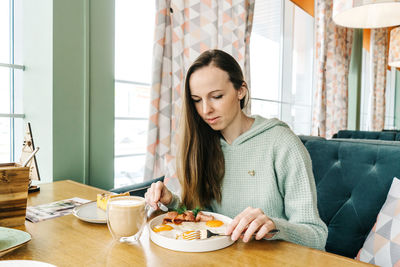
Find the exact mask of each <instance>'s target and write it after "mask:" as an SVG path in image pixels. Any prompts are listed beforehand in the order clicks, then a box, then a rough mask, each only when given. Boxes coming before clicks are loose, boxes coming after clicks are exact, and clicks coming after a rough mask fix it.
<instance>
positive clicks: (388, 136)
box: [334, 130, 396, 141]
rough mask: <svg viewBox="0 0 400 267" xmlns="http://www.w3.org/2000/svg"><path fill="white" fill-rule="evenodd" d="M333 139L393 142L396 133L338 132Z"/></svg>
mask: <svg viewBox="0 0 400 267" xmlns="http://www.w3.org/2000/svg"><path fill="white" fill-rule="evenodd" d="M334 136H335V138H353V139H377V140H392V141H393V140H395V138H396V132H388V131H385V132H372V131H353V130H340V131H338V133H337V134H336V135H334Z"/></svg>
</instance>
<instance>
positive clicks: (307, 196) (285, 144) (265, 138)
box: [171, 116, 328, 250]
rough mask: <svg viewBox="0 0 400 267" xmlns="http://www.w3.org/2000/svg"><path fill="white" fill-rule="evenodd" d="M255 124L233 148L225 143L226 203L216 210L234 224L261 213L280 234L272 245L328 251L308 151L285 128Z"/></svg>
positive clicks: (215, 206)
mask: <svg viewBox="0 0 400 267" xmlns="http://www.w3.org/2000/svg"><path fill="white" fill-rule="evenodd" d="M254 118H255V121H254V123H253V125H252V126H251V128H250V129H249V130H248V131H247V132H245V133H243V134H242V135H240V136H239V137H237V138H236V139H235V140H234V141H233V142H232V144H228V143H227V142H226V141H225V140H224V139H223V138H221V146H222V151H223V153H224V158H225V176H224V179H223V182H222V201H221V203H217V202H216V201H215V200H214V201H212V203H211V207H212V210H213V211H214V212H217V213H220V214H224V215H226V216H229V217H231V218H234V217H235V216H236V215H238V214H239V213H241V212H242V211H243V210H244V209H246V208H247V207H253V208H260V209H261V210H262V211H263V212H264V214H265V215H267V216H268V217H269V218H270V219H271V220H272V221H273V222H274V223H275V226H276V228H277V229H279V230H280V232H279V233H278V234H276V235H275V236H274V237H273V238H272V239H282V240H286V241H289V242H293V243H297V244H301V245H304V246H308V247H312V248H317V249H321V250H323V249H324V248H325V243H326V238H327V235H328V230H327V227H326V225H325V224H324V222H323V221H322V220H321V219H320V217H319V214H318V210H317V195H316V188H315V181H314V176H313V172H312V165H311V159H310V156H309V154H308V152H307V150H306V148H305V147H304V145H303V143H302V142H301V141H300V139H299V138H298V137H297V136H296V135H295V134H294V133H293V132H292V131H291V130H290V129H289V127H288V126H287V125H286V124H285V123H284V122H282V121H280V120H278V119H265V118H263V117H261V116H255V117H254ZM173 202H174V203H171V206H177V205H178V202H179V201H178V200H177V198H176V197H175V196H174V201H173Z"/></svg>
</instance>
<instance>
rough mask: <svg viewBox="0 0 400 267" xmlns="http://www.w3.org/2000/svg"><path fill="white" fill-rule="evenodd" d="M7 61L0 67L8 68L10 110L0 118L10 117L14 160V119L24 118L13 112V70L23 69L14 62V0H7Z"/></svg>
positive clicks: (11, 145) (0, 63)
mask: <svg viewBox="0 0 400 267" xmlns="http://www.w3.org/2000/svg"><path fill="white" fill-rule="evenodd" d="M9 8H10V9H9V41H10V43H9V44H10V45H9V63H5V62H0V67H1V68H8V69H9V70H10V76H9V79H10V87H9V90H10V99H9V101H10V110H9V113H0V118H9V119H10V136H9V146H10V154H9V160H10V162H14V161H15V154H16V153H15V139H16V138H15V120H16V119H23V118H25V114H23V113H15V86H14V84H15V75H14V71H15V70H22V71H24V70H25V66H24V65H18V64H15V62H14V58H15V51H14V46H15V44H14V35H15V33H14V24H15V9H14V0H9Z"/></svg>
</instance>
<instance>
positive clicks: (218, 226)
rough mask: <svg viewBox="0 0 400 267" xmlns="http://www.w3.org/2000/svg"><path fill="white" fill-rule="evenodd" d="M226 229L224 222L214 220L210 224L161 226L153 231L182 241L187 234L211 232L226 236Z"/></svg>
mask: <svg viewBox="0 0 400 267" xmlns="http://www.w3.org/2000/svg"><path fill="white" fill-rule="evenodd" d="M226 227H227V224H225V223H224V222H222V221H220V220H212V221H208V222H182V223H181V224H172V223H167V224H161V225H157V226H155V227H154V228H153V231H154V232H156V233H157V234H160V235H162V236H165V237H168V238H172V239H180V240H182V239H183V238H182V235H183V233H185V232H190V231H200V230H210V231H212V232H213V233H218V234H225V231H226ZM211 238H218V237H211Z"/></svg>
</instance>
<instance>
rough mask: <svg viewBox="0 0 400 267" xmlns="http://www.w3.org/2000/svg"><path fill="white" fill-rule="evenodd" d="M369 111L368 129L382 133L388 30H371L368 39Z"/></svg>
mask: <svg viewBox="0 0 400 267" xmlns="http://www.w3.org/2000/svg"><path fill="white" fill-rule="evenodd" d="M370 41H371V42H370V50H371V52H370V64H371V65H370V66H371V68H370V85H371V91H370V110H369V112H368V113H369V115H370V116H369V126H370V127H368V128H369V129H371V130H373V131H382V129H383V128H384V126H385V92H386V71H387V55H388V54H387V53H388V29H387V28H381V29H372V30H371V39H370Z"/></svg>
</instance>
